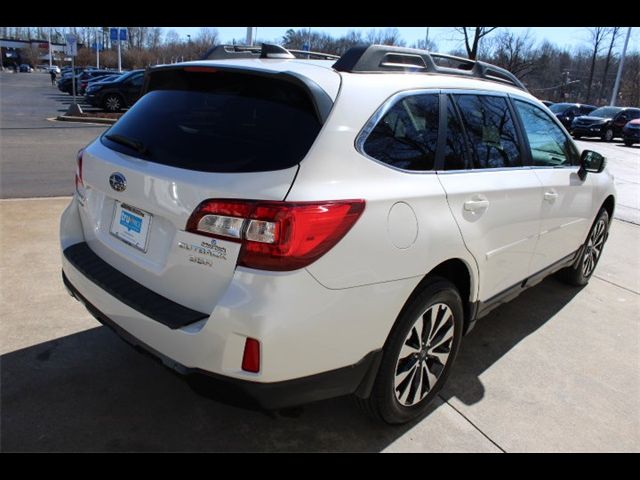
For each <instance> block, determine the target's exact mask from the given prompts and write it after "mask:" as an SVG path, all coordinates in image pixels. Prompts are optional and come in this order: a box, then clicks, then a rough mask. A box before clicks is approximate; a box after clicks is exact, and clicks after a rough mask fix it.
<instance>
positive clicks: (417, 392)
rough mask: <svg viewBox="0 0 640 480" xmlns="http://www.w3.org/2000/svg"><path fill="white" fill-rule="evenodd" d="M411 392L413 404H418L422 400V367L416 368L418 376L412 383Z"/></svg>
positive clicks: (415, 376)
mask: <svg viewBox="0 0 640 480" xmlns="http://www.w3.org/2000/svg"><path fill="white" fill-rule="evenodd" d="M411 390H412V391H413V396H412V401H411V403H418V402H419V401H420V400H421V399H422V368H421V365H418V366H417V367H416V374H415V375H414V377H413V382H411Z"/></svg>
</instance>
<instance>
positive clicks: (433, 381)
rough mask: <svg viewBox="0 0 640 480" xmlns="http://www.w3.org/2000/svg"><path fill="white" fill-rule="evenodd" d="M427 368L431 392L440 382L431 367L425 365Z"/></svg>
mask: <svg viewBox="0 0 640 480" xmlns="http://www.w3.org/2000/svg"><path fill="white" fill-rule="evenodd" d="M425 368H426V369H427V381H428V382H429V390H431V389H432V388H433V387H434V386H435V384H436V382H437V381H438V377H436V375H435V374H434V373H433V372H432V371H431V369H430V368H429V365H427V364H425Z"/></svg>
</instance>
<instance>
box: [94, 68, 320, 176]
mask: <svg viewBox="0 0 640 480" xmlns="http://www.w3.org/2000/svg"><path fill="white" fill-rule="evenodd" d="M149 88H150V90H151V91H150V92H149V93H147V94H146V95H144V96H143V97H142V98H141V99H140V100H138V102H137V103H136V104H135V105H134V106H133V107H132V108H131V109H130V110H129V111H128V112H127V113H126V114H125V115H123V116H122V118H121V119H120V120H119V121H118V122H117V123H116V124H115V125H114V126H113V127H111V128H110V129H109V130H108V131H107V132H105V134H104V135H103V137H102V142H103V144H105V145H106V146H107V147H109V148H111V149H113V150H117V151H120V152H123V153H127V154H129V155H133V156H136V157H140V158H144V159H146V160H149V161H152V162H156V163H161V164H163V165H169V166H173V167H179V168H185V169H190V170H198V171H203V172H261V171H269V170H281V169H285V168H289V167H292V166H294V165H296V164H298V163H299V162H300V161H301V160H302V158H303V157H304V156H305V155H306V153H307V151H308V150H309V148H310V147H311V145H312V143H313V141H314V140H315V138H316V136H317V135H318V132H319V131H320V128H321V124H320V121H319V120H318V118H317V116H316V114H315V109H314V107H313V104H312V103H311V99H310V98H309V96H308V94H307V93H306V92H305V91H304V90H303V89H302V88H301V87H299V86H297V85H296V84H294V83H291V82H287V81H285V80H281V79H272V78H268V77H264V76H258V75H251V74H247V73H236V72H228V71H227V72H225V71H219V70H218V71H213V72H186V71H184V70H170V71H160V72H156V73H155V74H152V77H151V82H150V87H149ZM109 136H110V137H112V138H118V139H120V140H121V141H113V140H109V139H108V138H107V137H109ZM122 139H124V141H122ZM132 142H133V144H134V145H137V146H138V147H139V148H136V149H134V148H132V147H131V143H132ZM126 143H129V145H126Z"/></svg>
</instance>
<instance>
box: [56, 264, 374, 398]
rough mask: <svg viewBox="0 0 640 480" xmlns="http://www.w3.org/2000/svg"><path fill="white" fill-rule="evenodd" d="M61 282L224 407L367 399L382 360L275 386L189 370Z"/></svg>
mask: <svg viewBox="0 0 640 480" xmlns="http://www.w3.org/2000/svg"><path fill="white" fill-rule="evenodd" d="M62 281H63V282H64V284H65V286H66V288H67V289H68V290H69V293H70V294H71V295H73V296H74V297H75V298H76V299H77V300H78V301H80V302H82V303H83V304H84V305H85V307H86V308H87V310H88V311H89V312H90V313H91V314H92V315H93V316H94V317H95V318H96V320H98V321H99V322H100V323H102V324H103V325H105V326H106V327H108V328H110V329H111V330H113V331H114V332H115V333H117V334H118V335H119V336H120V337H121V338H122V339H123V340H125V341H126V342H127V343H128V344H130V345H131V346H133V347H134V348H135V349H136V350H137V351H138V352H141V353H145V354H148V355H151V356H152V357H154V358H155V359H156V360H159V361H161V362H162V363H163V364H164V365H165V366H167V367H169V368H171V369H173V370H174V371H176V372H178V373H180V374H181V375H183V376H185V379H187V381H188V382H189V384H190V385H191V386H192V387H193V388H194V390H196V391H197V392H198V393H201V394H205V395H207V396H211V397H214V398H215V399H216V400H219V401H223V402H225V403H233V404H235V405H240V406H246V407H253V406H255V407H260V408H263V409H266V410H277V409H281V408H287V407H294V406H298V405H303V404H306V403H311V402H315V401H318V400H325V399H328V398H334V397H340V396H343V395H349V394H352V393H355V394H357V395H359V396H368V394H369V392H370V390H371V385H372V382H373V379H375V376H376V374H377V370H378V366H379V365H380V360H381V358H382V350H374V351H372V352H370V353H368V354H367V355H365V356H364V358H362V359H361V360H360V361H359V362H358V363H356V364H354V365H350V366H347V367H343V368H338V369H336V370H331V371H329V372H323V373H319V374H317V375H310V376H308V377H302V378H296V379H293V380H287V381H283V382H273V383H260V382H251V381H247V380H239V379H237V378H231V377H226V376H224V375H219V374H216V373H212V372H207V371H204V370H200V369H197V368H188V367H185V366H183V365H180V364H179V363H177V362H175V361H174V360H172V359H170V358H168V357H167V356H165V355H163V354H161V353H160V352H158V351H156V350H155V349H153V348H152V347H150V346H149V345H146V344H144V343H143V342H141V341H140V340H138V339H137V338H135V337H134V336H133V335H131V334H130V333H129V332H127V331H126V330H124V329H123V328H122V327H120V326H119V325H117V324H116V323H115V322H113V321H112V320H111V319H110V318H109V317H107V316H106V315H105V314H104V313H102V312H101V311H100V310H98V309H97V308H96V307H95V306H94V305H92V304H91V303H90V302H89V301H88V300H87V299H86V298H85V297H84V296H83V295H82V294H81V293H80V292H79V291H78V289H77V288H75V287H74V286H73V284H72V283H71V282H70V281H69V279H68V278H67V276H66V275H65V273H64V271H63V272H62Z"/></svg>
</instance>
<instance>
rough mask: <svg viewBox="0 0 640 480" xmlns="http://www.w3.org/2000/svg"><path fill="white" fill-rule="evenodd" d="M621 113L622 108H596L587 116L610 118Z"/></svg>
mask: <svg viewBox="0 0 640 480" xmlns="http://www.w3.org/2000/svg"><path fill="white" fill-rule="evenodd" d="M621 111H622V108H620V107H600V108H596V109H595V110H594V111H593V112H591V113H590V114H589V115H587V116H588V117H602V118H611V117H615V116H616V115H617V114H618V113H620V112H621Z"/></svg>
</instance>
